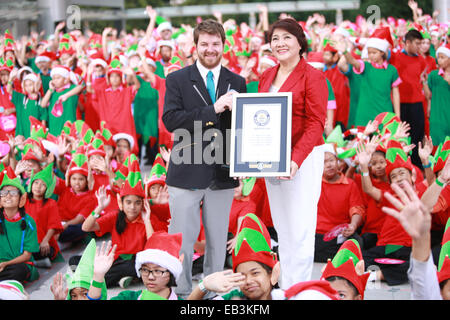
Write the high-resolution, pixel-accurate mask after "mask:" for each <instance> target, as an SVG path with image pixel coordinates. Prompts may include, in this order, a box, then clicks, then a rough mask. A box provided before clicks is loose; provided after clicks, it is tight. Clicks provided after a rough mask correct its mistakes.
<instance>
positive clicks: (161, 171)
mask: <svg viewBox="0 0 450 320" xmlns="http://www.w3.org/2000/svg"><path fill="white" fill-rule="evenodd" d="M166 176H167V169H166V165H165V163H164V160H163V158H162V156H161V154H160V153H158V154H157V155H156V157H155V161H154V162H153V166H152V169H151V170H150V173H149V176H148V178H149V180H148V182H147V187H148V188H150V187H151V186H152V185H154V184H160V185H162V186H164V185H165V184H166Z"/></svg>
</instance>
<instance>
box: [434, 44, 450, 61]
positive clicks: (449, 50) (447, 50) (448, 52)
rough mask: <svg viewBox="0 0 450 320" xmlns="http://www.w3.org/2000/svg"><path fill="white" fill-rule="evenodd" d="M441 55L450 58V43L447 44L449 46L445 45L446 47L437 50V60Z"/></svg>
mask: <svg viewBox="0 0 450 320" xmlns="http://www.w3.org/2000/svg"><path fill="white" fill-rule="evenodd" d="M439 53H442V54H444V55H445V56H447V58H450V43H447V45H445V46H440V47H439V48H438V49H437V50H436V58H437V56H438V55H439Z"/></svg>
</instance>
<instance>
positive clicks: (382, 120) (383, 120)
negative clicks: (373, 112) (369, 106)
mask: <svg viewBox="0 0 450 320" xmlns="http://www.w3.org/2000/svg"><path fill="white" fill-rule="evenodd" d="M374 120H375V121H377V122H378V125H379V126H381V127H385V126H386V125H388V124H390V123H391V122H393V121H397V122H399V123H400V122H401V120H400V118H399V117H397V115H396V114H395V113H393V112H382V113H380V114H378V115H377V116H376V117H375V119H374ZM380 131H381V130H380Z"/></svg>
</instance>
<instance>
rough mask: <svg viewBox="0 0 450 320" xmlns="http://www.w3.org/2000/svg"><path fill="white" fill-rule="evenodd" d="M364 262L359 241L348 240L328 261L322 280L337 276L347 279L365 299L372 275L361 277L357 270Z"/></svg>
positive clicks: (367, 274)
mask: <svg viewBox="0 0 450 320" xmlns="http://www.w3.org/2000/svg"><path fill="white" fill-rule="evenodd" d="M362 260H363V257H362V253H361V248H360V246H359V243H358V241H356V240H354V239H349V240H346V241H345V242H344V243H343V244H342V246H341V247H340V248H339V250H338V252H337V253H336V255H335V256H334V258H333V260H331V259H328V261H327V265H326V267H325V269H324V271H323V273H322V277H321V280H326V279H328V278H330V277H335V276H337V277H342V278H344V279H347V280H348V281H350V282H351V283H352V284H353V285H354V286H355V288H356V289H357V290H358V293H359V294H360V295H361V296H362V298H363V299H364V291H365V289H366V284H367V280H368V278H369V275H370V273H369V272H367V273H364V274H362V275H359V274H358V273H357V272H356V269H355V267H356V264H357V263H358V262H359V261H362Z"/></svg>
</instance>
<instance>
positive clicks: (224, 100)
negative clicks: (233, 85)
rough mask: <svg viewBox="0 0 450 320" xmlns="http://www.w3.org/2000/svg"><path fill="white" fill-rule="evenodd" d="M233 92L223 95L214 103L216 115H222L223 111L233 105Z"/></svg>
mask: <svg viewBox="0 0 450 320" xmlns="http://www.w3.org/2000/svg"><path fill="white" fill-rule="evenodd" d="M234 92H235V91H229V92H227V93H226V94H224V95H223V96H221V97H220V98H219V99H218V100H217V101H216V103H214V110H215V111H216V113H222V112H224V111H225V110H230V111H231V108H232V105H233V93H234Z"/></svg>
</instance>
